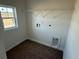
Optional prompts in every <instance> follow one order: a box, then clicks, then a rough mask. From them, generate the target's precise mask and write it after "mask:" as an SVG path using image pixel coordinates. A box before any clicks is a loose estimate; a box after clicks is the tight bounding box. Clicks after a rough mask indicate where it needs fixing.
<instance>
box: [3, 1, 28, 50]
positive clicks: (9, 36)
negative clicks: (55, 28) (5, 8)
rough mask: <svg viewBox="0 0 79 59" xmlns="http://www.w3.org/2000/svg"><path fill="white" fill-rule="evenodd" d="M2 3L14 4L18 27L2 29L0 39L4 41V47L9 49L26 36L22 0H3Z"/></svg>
mask: <svg viewBox="0 0 79 59" xmlns="http://www.w3.org/2000/svg"><path fill="white" fill-rule="evenodd" d="M2 4H6V5H11V6H14V7H16V10H17V20H18V28H16V29H12V30H8V31H3V34H2V39H3V40H4V42H5V48H6V50H9V49H11V48H13V47H14V46H16V45H17V44H19V43H20V42H22V41H24V40H25V39H26V38H27V34H26V23H25V22H26V20H25V12H24V11H25V8H24V1H23V0H15V1H10V0H8V1H3V2H2Z"/></svg>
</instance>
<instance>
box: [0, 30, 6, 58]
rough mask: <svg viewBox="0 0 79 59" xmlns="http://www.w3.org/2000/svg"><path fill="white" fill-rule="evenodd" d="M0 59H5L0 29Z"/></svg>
mask: <svg viewBox="0 0 79 59" xmlns="http://www.w3.org/2000/svg"><path fill="white" fill-rule="evenodd" d="M0 59H7V57H6V51H5V46H4V41H3V40H2V28H0Z"/></svg>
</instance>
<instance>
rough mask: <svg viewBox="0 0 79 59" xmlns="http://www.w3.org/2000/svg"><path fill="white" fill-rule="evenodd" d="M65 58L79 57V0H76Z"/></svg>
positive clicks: (78, 58) (77, 58) (75, 58)
mask: <svg viewBox="0 0 79 59" xmlns="http://www.w3.org/2000/svg"><path fill="white" fill-rule="evenodd" d="M63 59H79V0H77V1H76V5H75V10H74V13H73V16H72V21H71V27H70V30H69V35H68V40H67V44H66V48H65V50H64V58H63Z"/></svg>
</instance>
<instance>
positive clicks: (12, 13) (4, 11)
mask: <svg viewBox="0 0 79 59" xmlns="http://www.w3.org/2000/svg"><path fill="white" fill-rule="evenodd" d="M0 14H1V18H2V21H3V27H4V29H5V30H6V29H13V28H16V27H18V26H17V17H16V8H15V7H8V6H0Z"/></svg>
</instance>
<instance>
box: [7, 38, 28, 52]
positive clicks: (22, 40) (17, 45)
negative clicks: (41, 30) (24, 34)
mask: <svg viewBox="0 0 79 59" xmlns="http://www.w3.org/2000/svg"><path fill="white" fill-rule="evenodd" d="M26 40H28V39H25V40H22V41H19V42H18V43H16V44H14V45H13V46H11V47H10V48H8V49H6V52H8V51H10V50H11V49H13V48H15V47H16V46H18V45H19V44H21V43H23V42H24V41H26Z"/></svg>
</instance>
